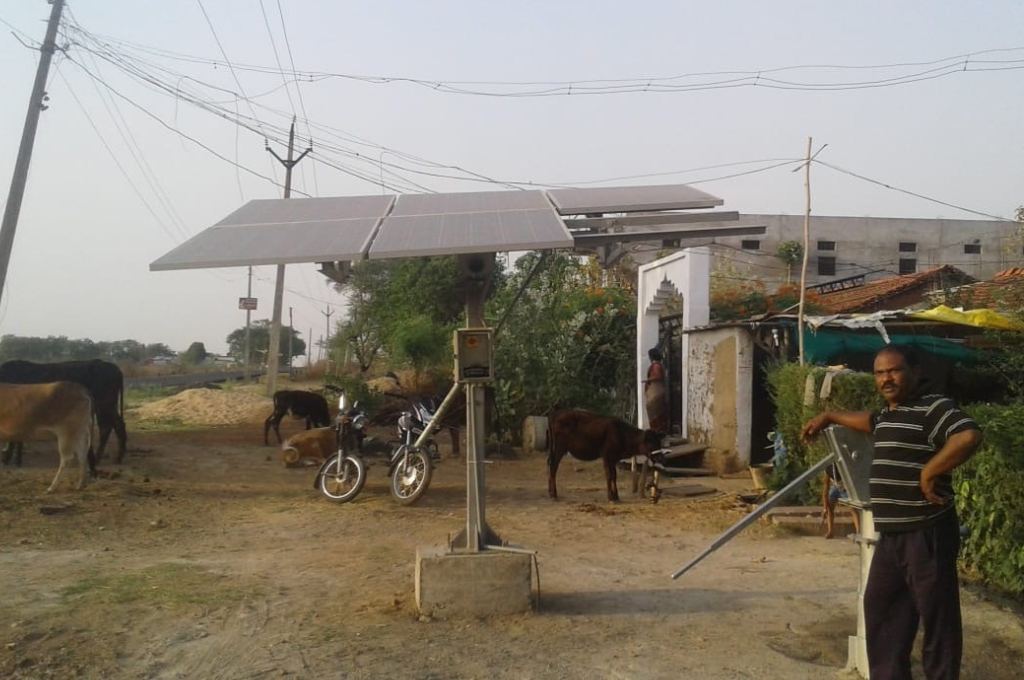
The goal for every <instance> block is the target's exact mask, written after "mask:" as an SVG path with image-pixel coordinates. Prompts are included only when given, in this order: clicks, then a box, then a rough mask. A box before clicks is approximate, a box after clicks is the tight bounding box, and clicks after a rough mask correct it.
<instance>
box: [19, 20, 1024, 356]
mask: <svg viewBox="0 0 1024 680" xmlns="http://www.w3.org/2000/svg"><path fill="white" fill-rule="evenodd" d="M261 6H262V10H265V14H266V18H264V11H261ZM68 7H69V8H70V10H71V12H70V14H69V15H68V19H69V22H68V23H69V24H74V25H76V26H78V27H80V29H81V30H83V31H85V33H84V34H83V33H81V32H79V31H78V30H75V29H68V30H66V31H65V32H64V36H65V37H64V38H63V42H64V43H67V42H68V41H69V39H70V40H71V43H70V49H69V50H68V52H67V56H66V57H65V56H64V55H59V57H58V58H57V59H56V60H55V62H54V67H55V68H53V69H51V77H50V81H49V86H48V93H49V101H48V105H49V108H48V110H46V111H45V112H43V114H42V117H41V120H40V124H39V130H38V135H37V139H36V144H35V152H34V155H33V158H32V166H31V172H30V175H29V180H28V187H27V191H26V194H25V199H24V204H23V207H22V211H21V219H20V222H19V226H18V231H17V237H16V240H15V244H14V251H13V255H12V258H11V264H10V269H9V272H8V279H7V281H8V287H7V289H6V290H5V291H4V292H3V297H2V300H0V334H8V333H11V334H17V335H40V336H46V335H67V336H69V337H90V338H92V339H94V340H114V339H124V338H133V339H136V340H139V341H143V342H147V343H150V342H164V343H167V344H168V345H170V346H171V347H172V348H174V349H176V350H184V349H185V348H186V347H187V346H188V345H189V344H190V343H191V342H193V341H200V342H203V343H204V344H205V345H206V347H207V349H208V350H210V351H214V352H223V351H225V350H226V343H225V338H226V336H227V335H228V334H229V333H230V332H231V331H232V330H233V329H235V328H238V327H240V326H242V325H243V324H244V319H245V317H244V312H241V311H239V310H238V309H237V298H238V297H239V296H242V295H244V294H245V292H246V271H245V269H244V268H230V269H217V270H203V271H177V272H150V271H149V270H148V265H149V263H150V262H152V261H153V260H155V259H157V258H158V257H160V256H161V255H163V254H164V253H166V252H167V251H169V250H171V249H172V248H173V247H175V246H176V245H178V244H179V243H181V242H182V241H184V240H185V239H186V238H188V237H191V236H192V235H195V234H196V233H198V232H200V231H202V230H203V229H205V228H206V227H208V226H210V225H212V224H214V223H215V222H217V221H219V220H220V219H221V218H223V217H224V216H226V215H227V214H228V213H230V212H231V211H233V210H235V209H236V208H238V207H239V206H240V205H241V204H243V203H244V202H245V201H248V200H251V199H254V198H275V197H280V196H281V188H280V186H279V184H280V182H281V181H283V171H282V170H281V168H280V167H276V168H275V167H274V162H273V160H272V159H271V158H270V156H269V154H268V153H267V152H266V151H265V150H264V136H265V135H266V136H269V137H270V138H271V139H272V142H271V143H272V144H273V145H274V147H275V149H276V150H277V151H278V152H279V153H280V154H282V155H283V154H284V149H283V147H282V146H281V145H280V144H279V142H280V135H281V130H282V129H284V128H285V127H286V126H287V124H288V120H289V119H290V118H291V116H292V115H293V112H294V114H295V115H296V116H297V117H298V119H299V122H298V125H297V134H298V136H299V142H297V145H298V146H300V148H302V147H304V146H305V145H306V144H307V143H308V139H309V138H310V137H312V138H313V148H314V151H313V153H312V154H311V156H309V157H307V159H306V160H304V161H303V162H302V163H301V164H300V165H299V166H298V167H297V168H296V171H295V177H294V187H295V190H296V191H297V192H304V193H307V194H311V195H321V196H340V195H365V194H379V193H381V192H382V191H385V190H386V189H383V188H382V187H381V186H380V182H381V180H382V179H383V180H384V183H385V184H388V185H389V186H390V187H397V188H399V189H402V190H423V189H429V190H437V191H476V190H488V189H494V188H507V187H506V186H505V185H501V186H495V185H494V184H491V183H488V182H485V181H481V180H480V179H479V176H480V175H482V176H485V177H487V178H491V179H495V180H500V181H505V182H507V181H514V182H534V183H538V184H569V185H573V184H579V183H584V182H595V181H599V180H609V179H611V178H622V177H628V178H630V179H619V180H614V181H611V182H606V184H645V183H675V182H684V183H690V182H692V183H694V184H695V186H697V187H698V188H700V189H702V190H704V191H707V192H710V193H712V194H715V195H717V196H720V197H721V198H723V199H724V200H725V208H726V209H731V210H739V211H741V212H748V213H789V214H797V213H802V212H803V209H804V200H805V199H804V184H803V176H802V173H794V172H792V169H793V167H795V166H793V165H789V166H785V167H779V168H774V169H767V170H764V171H760V172H754V173H751V174H746V175H743V176H739V177H731V178H725V179H722V176H723V175H733V174H736V173H739V172H745V171H748V170H761V169H763V168H767V167H768V166H770V165H773V164H775V162H773V161H768V160H766V159H784V160H788V159H796V158H799V157H801V156H803V154H804V153H805V151H806V145H807V138H808V137H813V140H814V149H815V151H817V150H818V149H819V148H820V147H822V145H825V144H827V147H825V148H824V149H823V150H822V151H821V153H820V155H819V156H818V158H819V159H821V160H822V161H825V162H828V163H830V164H832V165H835V166H838V167H841V168H844V169H847V170H850V171H853V172H855V173H858V174H860V175H863V176H866V177H870V178H872V179H876V180H879V181H881V182H884V183H887V184H890V185H893V186H896V187H900V188H903V189H907V190H910V191H913V192H916V193H919V194H923V195H925V196H929V197H932V198H936V199H939V200H941V201H944V202H946V203H951V204H954V205H957V206H962V207H966V208H969V209H972V210H975V211H979V212H982V213H985V214H988V215H994V216H1005V217H1011V216H1012V215H1013V213H1014V210H1015V209H1016V207H1017V206H1018V205H1020V204H1022V203H1024V182H1022V179H1024V153H1022V150H1024V149H1022V146H1024V126H1022V125H1021V124H1020V123H1021V114H1022V111H1024V69H1019V68H1017V67H1021V66H1024V39H1022V38H1021V37H1020V27H1021V26H1022V25H1024V4H1021V3H1019V2H1010V1H992V2H986V3H962V2H931V1H930V2H923V1H918V2H913V1H911V2H899V3H893V2H884V1H867V2H856V3H853V2H846V3H838V2H828V3H824V2H810V1H807V2H787V1H785V0H780V1H778V2H771V3H765V2H760V1H749V2H739V1H722V2H714V3H708V2H682V1H664V2H660V1H659V2H655V1H648V2H645V1H643V0H636V1H635V2H632V3H628V4H626V3H621V2H599V1H596V0H579V1H572V2H570V1H559V0H546V1H543V2H541V1H537V2H534V1H532V0H520V1H518V2H507V3H497V2H479V1H478V0H477V1H472V0H466V1H462V2H456V1H454V0H453V1H445V0H438V1H435V2H429V3H427V2H399V1H397V0H393V1H388V0H375V1H374V2H324V1H313V0H280V2H278V0H262V2H261V0H195V1H192V0H179V1H178V2H173V3H168V2H154V1H152V0H150V1H143V2H139V1H138V0H104V1H103V2H85V1H84V0H69V2H68ZM48 14H49V5H48V4H47V3H46V2H45V0H6V1H5V2H3V3H0V19H2V20H3V21H5V22H7V23H8V24H9V26H5V27H3V30H2V32H0V64H2V66H0V75H2V81H0V82H2V84H3V91H4V93H5V96H4V99H3V104H2V105H0V187H2V189H3V191H4V192H6V189H7V187H8V186H9V182H10V177H11V173H12V171H13V167H14V162H15V158H16V154H17V148H18V142H19V139H20V136H21V130H22V126H23V123H24V117H25V109H26V105H27V102H28V96H29V93H30V91H31V87H32V81H33V78H34V75H35V69H36V64H37V61H38V52H37V51H33V50H31V49H28V48H26V47H25V46H23V45H22V43H21V42H20V41H19V40H18V39H17V38H16V37H15V36H14V35H13V34H12V33H11V29H12V28H13V30H16V31H19V32H20V33H21V34H22V36H23V38H22V39H23V40H26V41H27V40H29V39H32V40H35V41H39V40H41V38H42V36H43V33H44V30H45V19H46V17H47V16H48ZM282 15H283V22H282ZM282 24H283V27H282ZM211 26H212V30H211ZM268 26H269V29H268ZM285 32H287V41H286V40H285ZM89 36H92V38H91V39H90V37H89ZM90 40H92V42H90ZM95 40H100V41H104V42H105V43H106V45H107V47H106V48H104V49H106V50H107V51H106V55H107V57H108V59H109V60H104V59H103V58H102V57H100V56H97V55H96V54H95V52H96V51H98V50H100V48H99V47H97V45H99V43H97V42H95ZM1014 48H1016V49H1014ZM275 49H276V51H277V57H276V58H275ZM997 49H998V50H1003V51H999V52H986V51H988V50H997ZM289 50H290V56H289ZM169 52H170V53H174V55H168V54H167V53H169ZM980 52H985V53H984V54H976V53H980ZM972 53H973V56H971V57H970V58H967V59H966V60H965V63H966V66H965V68H966V70H964V68H961V69H960V70H957V69H956V68H955V67H954V68H950V69H946V70H940V71H934V70H933V69H936V68H941V67H942V65H943V64H951V63H957V62H956V60H949V61H944V62H941V63H938V64H930V65H920V66H903V67H898V68H885V69H882V68H869V69H865V68H846V67H864V66H879V65H891V64H910V63H915V64H916V63H924V62H933V61H935V60H942V59H945V58H947V57H952V56H955V55H964V54H972ZM181 55H185V56H181ZM224 55H226V56H227V60H225V58H224ZM193 57H194V58H193ZM278 60H280V63H281V64H282V65H283V68H284V69H285V70H288V71H292V67H291V63H292V61H294V65H295V69H294V70H296V71H299V72H302V73H303V74H308V73H312V72H316V73H330V74H343V75H346V76H382V77H389V78H400V79H411V80H419V81H424V82H425V83H427V85H424V84H423V83H416V82H410V80H388V81H372V82H371V81H367V80H366V79H360V78H352V77H329V78H328V77H323V78H321V77H317V78H312V77H308V76H304V77H302V78H298V79H291V81H290V82H286V81H287V80H288V79H286V78H283V76H282V73H281V71H280V69H279V68H278ZM225 61H230V62H231V64H232V66H233V68H229V67H228V66H227V64H226V63H225ZM997 62H998V63H997ZM117 64H122V65H123V64H128V65H130V66H134V67H136V68H137V69H138V70H136V71H135V73H136V74H138V73H144V74H148V75H149V76H150V77H151V78H155V79H156V80H157V82H159V83H163V84H164V86H166V87H169V88H170V93H167V92H162V91H158V90H156V89H155V88H154V87H153V85H152V81H151V82H150V83H148V84H147V83H146V82H144V81H143V80H141V79H140V78H139V77H138V75H134V76H133V75H129V74H128V73H127V72H126V71H125V70H123V69H122V68H118V66H117ZM248 66H260V67H263V68H261V69H257V70H254V69H251V68H248ZM793 66H801V67H812V66H816V67H817V68H800V69H792V70H785V71H774V72H770V70H771V69H775V68H779V67H793ZM839 67H844V68H839ZM980 69H993V70H980ZM994 69H1000V70H994ZM721 72H751V73H754V74H756V73H757V72H760V73H761V74H762V77H763V78H765V79H768V78H774V79H775V80H779V81H786V82H790V83H802V84H805V85H806V84H808V83H816V84H827V83H849V82H853V81H858V82H867V81H872V82H875V81H883V80H886V79H891V78H897V77H900V76H906V75H907V74H915V73H917V74H922V76H936V75H938V76H939V77H930V78H928V79H922V80H919V81H918V82H912V83H905V84H898V85H895V86H887V87H866V88H858V89H836V90H825V91H823V90H807V89H806V88H805V87H804V88H799V89H772V88H767V87H764V86H761V83H764V82H772V81H769V80H763V81H760V83H759V85H757V86H749V85H744V86H733V87H717V88H713V89H698V90H691V91H684V90H676V91H671V92H656V91H651V88H649V87H648V88H646V91H644V90H645V87H644V85H645V83H648V82H649V83H652V84H653V85H654V86H655V87H656V86H657V84H658V83H674V84H677V85H678V84H684V83H685V84H695V83H699V82H710V81H715V82H721V81H731V82H732V84H736V83H737V82H739V81H737V80H736V79H738V78H741V77H742V76H741V75H738V74H733V75H716V76H699V77H694V78H683V79H678V80H674V81H659V80H657V79H658V78H664V77H669V76H677V75H687V74H700V73H721ZM943 73H949V75H941V74H943ZM90 74H91V75H90ZM296 80H298V81H299V82H295V81H296ZM592 80H606V81H621V82H632V83H634V84H637V85H638V89H639V91H633V92H625V93H610V94H607V93H606V94H596V95H595V94H580V92H581V91H585V90H581V88H585V87H588V85H587V84H586V83H583V82H582V81H592ZM467 81H474V82H476V83H477V84H458V83H466V82H467ZM540 82H543V83H569V82H571V83H573V84H574V87H573V88H572V92H573V93H572V94H565V93H564V92H565V90H564V89H559V88H562V87H564V86H562V85H515V84H512V83H540ZM745 82H751V81H749V80H748V81H745ZM430 83H433V84H434V86H430V85H429V84H430ZM442 84H443V85H442ZM610 84H611V83H604V84H603V85H605V86H607V85H610ZM211 86H212V87H213V88H220V89H212V88H211ZM108 87H109V88H113V90H111V89H108ZM453 88H462V89H469V90H473V91H476V92H480V91H483V92H487V93H490V94H505V95H507V94H509V93H513V92H527V91H536V90H544V89H551V88H553V89H554V90H555V91H556V92H558V93H559V94H556V95H555V96H543V97H542V96H484V95H480V94H465V93H453V92H451V91H450V90H451V89H453ZM175 91H179V92H185V91H188V92H192V93H201V96H202V98H203V99H204V100H205V101H207V102H213V105H212V106H213V107H222V109H221V110H224V111H229V112H230V113H231V114H232V115H229V116H228V118H229V119H225V118H224V117H223V116H220V115H216V113H211V112H210V111H209V110H207V109H204V108H200V107H198V106H196V105H195V104H193V103H191V102H189V101H187V100H186V99H184V98H182V97H176V96H174V92H175ZM115 92H116V94H115ZM240 94H241V95H242V96H239V95H240ZM300 95H301V99H300ZM76 98H77V99H76ZM250 104H251V105H250ZM209 106H210V105H208V108H209ZM236 107H237V109H236ZM236 110H237V112H238V115H240V116H245V117H251V118H255V119H257V120H256V121H250V122H249V127H250V128H252V129H246V128H243V127H240V126H239V125H237V124H236V123H235V122H234V120H231V119H230V118H234V113H235V111H236ZM235 120H237V119H235ZM159 121H163V123H161V122H159ZM182 135H187V136H188V137H190V138H192V139H191V140H190V139H187V138H185V137H184V136H182ZM192 140H196V141H198V142H201V143H202V144H203V145H205V146H206V147H208V149H204V148H203V147H201V146H199V145H198V144H197V143H195V142H194V141H192ZM213 152H215V153H216V154H219V156H220V157H218V156H216V155H214V153H213ZM407 154H408V155H413V156H415V157H416V158H417V159H426V161H430V162H433V163H437V164H440V165H443V166H457V167H458V168H462V169H465V170H468V171H471V172H473V173H476V175H474V178H475V179H474V181H467V179H466V178H467V177H468V175H466V174H464V173H463V172H462V171H460V170H457V169H453V168H447V169H439V168H438V167H437V166H429V165H426V164H424V163H425V161H413V160H410V159H409V157H408V156H407ZM748 161H761V162H757V163H747V164H744V165H734V164H739V163H746V162H748ZM236 163H237V165H240V166H243V167H244V168H246V170H242V169H239V168H238V167H237V166H236ZM726 164H728V165H727V167H720V168H709V167H708V166H716V165H726ZM332 166H333V167H332ZM395 166H401V167H395ZM812 167H813V170H812V179H811V187H812V203H813V211H814V213H816V214H820V215H853V216H858V215H871V216H893V217H946V218H965V219H972V218H976V217H977V216H976V215H974V214H971V213H966V212H963V211H961V210H958V209H956V208H952V207H948V206H943V205H940V204H937V203H934V202H929V201H926V200H923V199H921V198H916V197H912V196H909V195H907V194H904V193H900V192H897V191H893V190H890V189H886V188H884V187H881V186H878V185H874V184H870V183H867V182H864V181H862V180H859V179H856V178H854V177H851V176H849V175H846V174H842V173H839V172H836V171H834V170H832V169H830V168H827V167H824V166H821V165H814V166H812ZM339 168H340V169H339ZM696 168H706V169H701V170H694V169H696ZM410 169H412V170H420V171H423V172H433V173H435V174H443V175H450V176H452V177H435V176H431V175H427V174H414V173H412V172H411V171H410ZM250 171H251V172H250ZM679 171H689V172H679ZM393 172H394V173H398V174H397V175H395V174H392V173H393ZM251 173H257V174H258V175H263V176H265V177H269V178H271V179H273V176H274V173H276V178H277V182H276V183H275V182H273V181H268V179H265V178H262V177H259V176H257V175H256V174H251ZM662 173H664V174H662ZM669 173H674V174H669ZM637 175H653V176H651V177H646V178H641V177H635V176H637ZM454 176H459V177H461V179H455V178H453V177H454ZM413 182H415V185H414V184H413ZM416 185H419V187H420V188H417V186H416ZM387 190H388V191H390V189H387ZM3 195H5V194H0V196H3ZM297 195H301V194H297ZM4 200H6V199H4ZM273 277H274V268H273V267H257V268H255V276H254V280H253V295H254V296H255V297H258V298H259V305H260V309H259V311H258V312H257V313H256V315H255V317H254V318H267V317H269V315H270V307H271V301H272V294H273ZM285 285H286V293H285V302H284V304H285V321H286V322H287V310H288V308H289V307H291V308H292V309H293V312H294V319H295V327H296V329H297V330H299V331H300V332H301V334H302V337H303V338H307V337H308V336H309V332H310V329H312V337H313V339H314V341H315V340H316V339H317V338H318V337H319V336H320V335H322V334H323V333H324V332H325V331H326V317H325V316H324V312H325V311H328V310H330V311H332V313H333V316H332V317H331V323H332V324H333V323H334V322H336V321H338V320H339V319H341V318H342V316H343V315H344V306H343V298H342V296H341V295H339V294H338V293H336V292H334V291H333V290H332V289H331V288H330V287H329V286H328V285H327V284H326V279H324V278H323V277H322V276H321V275H320V274H318V273H317V272H316V267H315V266H314V265H295V266H289V267H288V268H287V279H286V283H285Z"/></svg>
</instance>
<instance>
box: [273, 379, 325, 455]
mask: <svg viewBox="0 0 1024 680" xmlns="http://www.w3.org/2000/svg"><path fill="white" fill-rule="evenodd" d="M289 411H291V414H292V415H293V416H295V417H296V418H305V419H306V429H307V430H308V429H310V428H311V427H327V426H328V425H330V424H331V414H330V411H329V410H328V409H327V400H326V399H324V398H323V397H322V396H321V395H319V394H316V393H315V392H304V391H302V390H278V391H277V392H274V412H273V413H271V414H270V415H269V416H268V417H267V419H266V420H265V421H263V444H264V445H269V444H270V442H269V441H268V436H269V434H270V428H271V427H273V428H274V434H276V435H277V443H278V444H280V443H281V430H280V425H281V419H283V418H284V417H285V416H286V415H288V412H289Z"/></svg>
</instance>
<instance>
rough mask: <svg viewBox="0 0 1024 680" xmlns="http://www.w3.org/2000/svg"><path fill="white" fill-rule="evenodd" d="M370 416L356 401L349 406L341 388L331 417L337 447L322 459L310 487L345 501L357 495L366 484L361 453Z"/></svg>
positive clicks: (340, 501) (331, 497)
mask: <svg viewBox="0 0 1024 680" xmlns="http://www.w3.org/2000/svg"><path fill="white" fill-rule="evenodd" d="M368 422H369V419H368V418H367V417H366V413H364V412H363V411H362V410H361V409H360V408H359V402H358V401H357V402H355V403H354V404H353V405H352V407H351V408H349V406H348V399H347V397H346V395H345V393H344V392H342V394H341V396H340V397H339V398H338V415H337V417H336V418H335V420H334V430H335V432H336V434H337V445H338V450H337V452H336V453H334V454H333V455H330V456H328V457H327V459H326V460H324V462H323V465H321V466H320V470H319V471H318V472H317V473H316V477H315V478H314V480H313V488H315V489H317V490H319V491H320V493H322V494H323V495H324V496H325V497H326V498H327V499H328V500H330V501H333V502H335V503H347V502H348V501H350V500H352V499H354V498H355V497H356V496H358V495H359V492H360V491H362V490H363V485H364V484H366V464H365V463H364V462H363V459H362V457H361V456H360V453H359V451H360V449H361V448H362V446H361V444H362V440H363V438H364V437H365V429H366V426H367V424H368Z"/></svg>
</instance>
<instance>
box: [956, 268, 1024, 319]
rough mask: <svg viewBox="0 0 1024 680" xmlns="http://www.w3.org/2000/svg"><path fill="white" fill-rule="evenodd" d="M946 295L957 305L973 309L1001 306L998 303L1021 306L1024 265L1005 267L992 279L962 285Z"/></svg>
mask: <svg viewBox="0 0 1024 680" xmlns="http://www.w3.org/2000/svg"><path fill="white" fill-rule="evenodd" d="M1013 284H1016V285H1013ZM945 297H946V298H947V299H948V301H950V302H953V303H954V304H956V305H957V306H962V307H965V308H972V309H977V308H979V307H999V306H1001V305H1000V304H998V303H1004V305H1005V304H1010V305H1011V306H1020V305H1019V304H1018V303H1019V302H1021V301H1022V300H1021V298H1022V297H1024V267H1011V268H1010V269H1004V270H1003V271H1001V272H999V273H998V274H996V275H995V276H993V277H992V280H991V281H981V282H979V283H972V284H970V285H967V286H961V287H959V288H957V289H956V290H954V291H951V292H950V293H949V295H947V296H945Z"/></svg>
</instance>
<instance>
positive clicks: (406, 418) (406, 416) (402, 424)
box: [398, 412, 412, 430]
mask: <svg viewBox="0 0 1024 680" xmlns="http://www.w3.org/2000/svg"><path fill="white" fill-rule="evenodd" d="M398 427H399V429H402V430H411V429H412V414H411V413H409V412H405V413H403V414H402V415H400V416H398Z"/></svg>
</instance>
